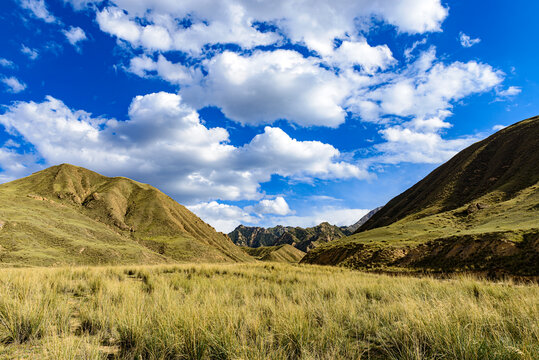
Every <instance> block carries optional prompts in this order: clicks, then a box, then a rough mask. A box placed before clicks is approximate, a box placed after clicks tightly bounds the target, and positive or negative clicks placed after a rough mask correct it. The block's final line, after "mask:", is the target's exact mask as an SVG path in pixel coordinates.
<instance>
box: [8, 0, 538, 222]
mask: <svg viewBox="0 0 539 360" xmlns="http://www.w3.org/2000/svg"><path fill="white" fill-rule="evenodd" d="M0 8H1V12H0V33H1V35H2V36H1V37H0V183H3V182H8V181H11V180H14V179H17V178H20V177H23V176H27V175H29V174H31V173H33V172H36V171H39V170H41V169H44V168H46V167H49V166H52V165H57V164H61V163H70V164H73V165H78V166H82V167H85V168H88V169H91V170H93V171H96V172H99V173H102V174H104V175H107V176H125V177H129V178H132V179H135V180H137V181H141V182H144V183H149V184H151V185H153V186H155V187H157V188H159V189H161V190H162V191H164V192H165V193H167V194H168V195H170V196H171V197H172V198H174V199H175V200H177V201H178V202H179V203H181V204H183V205H185V206H187V207H188V208H189V209H190V210H191V211H193V212H195V213H196V214H197V215H199V216H200V217H201V218H202V219H203V220H205V221H206V222H208V223H209V224H210V225H212V226H214V227H215V228H216V229H217V230H219V231H223V232H230V231H231V230H233V229H234V228H235V227H236V226H237V225H239V224H244V225H251V226H275V225H278V224H281V225H292V226H313V225H316V224H318V223H320V222H323V221H328V222H330V223H332V224H336V225H340V226H344V225H351V224H353V223H354V222H356V221H357V220H358V219H359V218H360V217H361V216H363V215H364V214H365V213H367V212H368V211H369V210H370V209H373V208H375V207H377V206H380V205H383V204H385V203H386V202H387V201H389V200H390V199H391V198H393V197H394V196H396V195H398V194H399V193H401V192H402V191H404V190H406V189H407V188H408V187H410V186H412V185H413V184H414V183H416V182H417V181H419V180H420V179H422V178H423V177H424V176H426V175H427V174H428V173H429V172H430V171H432V170H433V169H435V168H436V167H437V166H439V165H440V164H442V163H443V162H445V161H446V160H448V159H450V158H451V157H452V156H453V155H455V154H456V153H457V152H458V151H460V150H462V149H463V148H465V147H466V146H468V145H470V144H471V143H473V142H476V141H478V140H481V139H483V138H485V137H487V136H489V135H491V134H492V133H494V132H495V131H497V130H499V129H501V128H503V127H504V126H507V125H510V124H512V123H515V122H517V121H519V120H522V119H525V118H529V117H532V116H535V115H538V114H539V104H538V103H537V102H536V101H534V100H535V99H537V98H538V97H539V84H538V81H537V80H538V79H539V67H538V66H537V60H536V59H537V58H539V47H538V46H537V45H538V43H539V42H538V40H539V30H538V28H537V26H536V25H535V23H536V21H535V17H536V14H537V13H539V2H536V1H529V0H514V1H506V0H491V1H489V2H488V6H485V3H484V2H483V1H442V0H377V1H372V0H353V1H352V0H332V1H326V0H312V1H303V0H272V1H254V0H222V1H209V0H184V1H177V0H3V1H2V2H1V4H0Z"/></svg>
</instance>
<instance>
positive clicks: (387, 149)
mask: <svg viewBox="0 0 539 360" xmlns="http://www.w3.org/2000/svg"><path fill="white" fill-rule="evenodd" d="M380 133H381V135H382V137H383V138H384V139H385V140H386V142H383V143H380V144H377V145H375V146H374V148H375V149H376V150H378V151H379V152H380V153H381V155H380V156H377V157H373V158H371V159H369V162H372V163H386V164H398V163H403V162H409V163H430V164H439V163H443V162H445V161H446V160H448V159H450V158H451V157H453V156H454V155H455V154H457V153H458V152H459V151H460V150H462V149H464V148H465V147H466V146H469V145H471V144H472V143H474V142H476V141H479V140H480V137H476V136H467V137H463V138H458V139H450V140H446V139H443V138H442V136H441V134H440V132H439V131H432V130H431V131H428V130H427V131H425V130H424V131H421V130H418V129H415V128H414V126H413V124H411V123H407V124H404V125H396V126H391V127H388V128H386V129H384V130H381V131H380Z"/></svg>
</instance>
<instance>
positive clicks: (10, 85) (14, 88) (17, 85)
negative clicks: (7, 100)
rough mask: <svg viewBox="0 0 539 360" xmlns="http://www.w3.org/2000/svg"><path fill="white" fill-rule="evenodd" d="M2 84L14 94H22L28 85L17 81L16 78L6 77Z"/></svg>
mask: <svg viewBox="0 0 539 360" xmlns="http://www.w3.org/2000/svg"><path fill="white" fill-rule="evenodd" d="M2 82H3V83H4V85H5V86H6V88H7V91H8V92H10V93H13V94H17V93H20V92H22V91H24V89H26V84H25V83H23V82H21V81H20V80H19V79H17V78H16V77H14V76H11V77H5V78H3V79H2Z"/></svg>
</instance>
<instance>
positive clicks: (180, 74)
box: [128, 55, 202, 85]
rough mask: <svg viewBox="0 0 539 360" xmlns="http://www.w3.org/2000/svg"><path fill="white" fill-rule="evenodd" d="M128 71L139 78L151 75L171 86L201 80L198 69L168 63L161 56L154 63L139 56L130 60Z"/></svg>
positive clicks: (146, 57) (143, 56) (148, 58)
mask: <svg viewBox="0 0 539 360" xmlns="http://www.w3.org/2000/svg"><path fill="white" fill-rule="evenodd" d="M128 71H130V72H132V73H133V74H136V75H138V76H140V77H151V76H153V74H155V76H158V77H160V78H162V79H164V80H166V81H168V82H170V83H171V84H178V85H179V84H182V85H189V84H193V83H198V82H199V81H200V79H201V78H202V73H201V72H200V70H199V69H196V68H194V69H193V68H188V67H187V66H184V65H181V64H174V63H172V62H170V61H168V60H167V59H166V58H165V57H164V56H163V55H159V56H158V57H157V60H156V61H154V60H153V59H152V58H151V57H149V56H147V55H140V56H137V57H134V58H132V59H131V61H130V64H129V68H128Z"/></svg>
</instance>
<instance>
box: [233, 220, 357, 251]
mask: <svg viewBox="0 0 539 360" xmlns="http://www.w3.org/2000/svg"><path fill="white" fill-rule="evenodd" d="M350 234H351V232H348V231H347V229H346V228H340V227H338V226H335V225H330V224H329V223H327V222H324V223H321V224H320V225H317V226H314V227H310V228H301V227H292V226H280V225H278V226H275V227H272V228H262V227H249V226H243V225H240V226H238V227H237V228H236V229H234V231H232V232H231V233H229V234H228V236H229V237H230V239H231V240H232V241H233V242H234V243H235V244H236V245H239V246H248V247H252V248H257V247H260V246H277V245H284V244H288V245H292V246H294V247H295V248H297V249H299V250H301V251H304V252H307V251H309V250H311V249H312V248H314V247H316V246H318V245H320V244H322V243H326V242H329V241H333V240H335V239H340V238H342V237H344V236H346V235H350Z"/></svg>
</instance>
